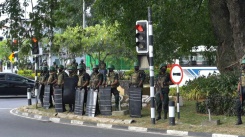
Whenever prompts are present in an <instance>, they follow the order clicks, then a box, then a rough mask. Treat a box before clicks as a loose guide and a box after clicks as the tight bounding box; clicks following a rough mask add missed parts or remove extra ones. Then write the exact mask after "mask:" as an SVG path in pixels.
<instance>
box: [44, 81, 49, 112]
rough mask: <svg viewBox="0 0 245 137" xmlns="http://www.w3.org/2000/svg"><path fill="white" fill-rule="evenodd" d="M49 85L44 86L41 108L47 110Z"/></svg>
mask: <svg viewBox="0 0 245 137" xmlns="http://www.w3.org/2000/svg"><path fill="white" fill-rule="evenodd" d="M49 100H50V85H45V87H44V98H43V107H44V108H45V109H49V106H50V103H49Z"/></svg>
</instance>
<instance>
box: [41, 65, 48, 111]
mask: <svg viewBox="0 0 245 137" xmlns="http://www.w3.org/2000/svg"><path fill="white" fill-rule="evenodd" d="M42 72H43V73H41V75H40V80H39V84H40V85H42V87H41V91H39V92H40V93H39V99H40V102H41V106H42V107H43V95H44V87H45V84H47V81H48V78H49V73H48V67H47V66H43V67H42Z"/></svg>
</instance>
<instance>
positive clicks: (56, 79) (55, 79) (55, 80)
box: [52, 74, 58, 84]
mask: <svg viewBox="0 0 245 137" xmlns="http://www.w3.org/2000/svg"><path fill="white" fill-rule="evenodd" d="M57 81H58V76H57V75H56V74H55V75H54V81H53V82H52V84H55V83H57Z"/></svg>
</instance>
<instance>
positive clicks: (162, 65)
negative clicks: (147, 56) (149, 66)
mask: <svg viewBox="0 0 245 137" xmlns="http://www.w3.org/2000/svg"><path fill="white" fill-rule="evenodd" d="M162 67H167V64H165V63H162V64H160V65H159V69H161V68H162Z"/></svg>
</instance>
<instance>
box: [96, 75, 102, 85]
mask: <svg viewBox="0 0 245 137" xmlns="http://www.w3.org/2000/svg"><path fill="white" fill-rule="evenodd" d="M102 82H103V75H102V74H100V75H99V83H98V85H97V86H96V88H99V86H100V85H101V84H102Z"/></svg>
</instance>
